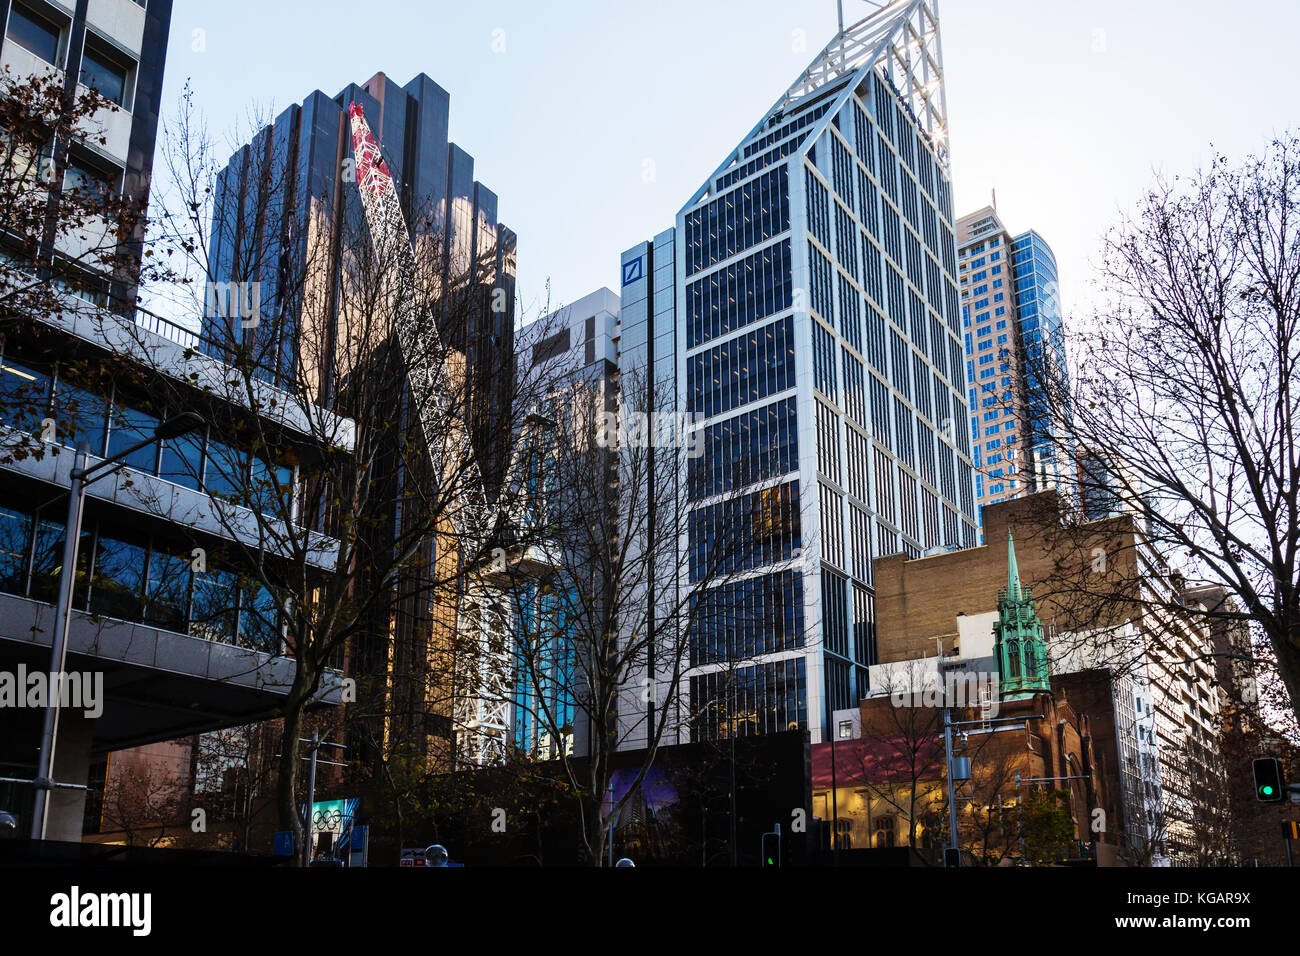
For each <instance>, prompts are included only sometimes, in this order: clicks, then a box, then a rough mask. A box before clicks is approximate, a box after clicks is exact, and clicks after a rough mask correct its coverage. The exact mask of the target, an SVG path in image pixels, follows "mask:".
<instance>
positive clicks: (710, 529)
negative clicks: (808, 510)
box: [687, 481, 802, 583]
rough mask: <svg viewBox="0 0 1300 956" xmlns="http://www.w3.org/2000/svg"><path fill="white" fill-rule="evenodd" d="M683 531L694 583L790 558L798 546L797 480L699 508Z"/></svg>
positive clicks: (692, 513)
mask: <svg viewBox="0 0 1300 956" xmlns="http://www.w3.org/2000/svg"><path fill="white" fill-rule="evenodd" d="M687 537H688V546H689V549H690V579H691V581H692V582H693V583H694V582H699V581H704V580H709V579H711V578H714V577H716V576H717V575H720V574H732V573H735V572H739V571H749V570H753V569H754V568H760V567H764V566H766V565H769V564H775V563H777V562H778V561H788V560H790V558H792V557H793V556H794V554H795V552H796V551H798V550H799V548H800V547H801V546H802V544H801V540H802V539H801V536H800V515H799V482H797V481H792V482H789V483H787V484H784V485H778V486H776V487H773V488H766V489H764V490H762V491H756V492H754V493H752V494H748V495H744V496H742V497H739V498H735V499H732V500H729V501H722V502H719V503H717V504H713V505H707V506H705V507H703V508H697V509H696V510H694V511H692V512H691V515H690V519H689V521H688V522H687Z"/></svg>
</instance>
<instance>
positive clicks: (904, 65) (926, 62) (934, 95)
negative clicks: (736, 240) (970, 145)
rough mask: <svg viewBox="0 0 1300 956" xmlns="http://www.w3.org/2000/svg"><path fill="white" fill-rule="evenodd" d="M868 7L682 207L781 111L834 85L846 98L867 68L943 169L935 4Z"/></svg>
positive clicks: (916, 1) (944, 121)
mask: <svg viewBox="0 0 1300 956" xmlns="http://www.w3.org/2000/svg"><path fill="white" fill-rule="evenodd" d="M868 3H869V4H870V5H871V6H872V7H874V8H875V9H874V10H873V12H872V13H870V14H868V15H867V16H865V17H863V18H862V19H861V20H858V21H857V22H856V23H853V24H851V25H850V26H848V27H845V28H843V29H842V30H841V31H840V32H839V33H838V34H837V35H836V36H835V38H834V39H832V40H831V42H830V43H828V44H826V46H825V47H823V48H822V51H821V52H820V53H818V54H817V55H816V56H815V57H814V58H813V60H812V62H811V63H810V64H809V65H808V67H807V68H806V69H805V70H804V71H803V73H802V74H800V76H799V78H798V79H797V80H795V81H794V82H793V83H792V84H790V87H789V88H788V89H787V90H786V91H785V93H784V94H783V95H782V96H781V98H780V99H778V100H777V101H776V102H775V103H774V104H773V105H772V107H771V109H769V110H768V111H767V113H766V114H764V116H763V120H762V121H761V122H760V123H759V124H758V125H757V126H755V127H754V128H753V129H752V130H750V131H749V133H747V134H746V135H745V137H744V139H743V140H741V145H740V146H738V147H737V148H736V150H735V151H734V152H733V153H732V154H731V155H730V156H729V157H728V158H727V160H726V162H724V163H723V164H722V165H721V166H719V167H718V168H717V169H715V170H714V171H713V174H712V175H711V176H710V177H709V180H708V182H706V183H705V184H704V185H703V186H702V187H701V188H700V189H699V191H698V192H696V194H695V195H694V196H692V197H691V199H690V201H689V202H688V203H687V204H686V207H685V208H689V207H691V206H694V205H695V204H696V203H698V202H699V201H700V200H701V199H703V198H704V197H705V196H708V195H709V194H711V193H712V192H713V184H714V182H715V181H716V180H717V178H718V177H719V176H721V175H722V174H724V173H726V172H727V170H728V169H729V168H731V167H732V166H734V165H737V164H738V163H740V162H741V158H742V153H741V149H742V147H743V146H744V144H746V143H748V142H750V141H751V140H752V139H753V138H754V136H755V134H757V133H758V132H759V131H760V130H762V129H763V128H764V127H765V126H766V125H768V124H769V123H771V124H773V125H775V123H776V122H779V120H780V118H781V117H782V116H784V115H785V114H786V113H793V112H794V111H795V110H797V109H799V108H801V107H802V106H803V105H804V104H805V103H807V102H808V101H810V100H811V99H813V98H815V97H816V98H820V97H822V96H826V95H827V94H828V91H830V90H831V89H832V88H834V87H837V86H838V87H839V90H838V91H837V92H836V94H835V95H837V96H839V97H841V98H846V94H847V92H849V91H852V90H853V89H855V88H857V87H858V86H859V85H860V84H861V83H862V82H863V81H864V80H865V79H866V78H867V76H868V75H869V74H870V72H871V71H872V70H878V71H879V72H880V74H881V75H882V76H884V77H885V78H886V79H887V80H889V82H890V83H892V84H893V86H894V88H895V89H896V90H897V91H898V92H899V93H901V94H902V96H903V98H904V99H905V100H906V101H907V103H908V105H909V106H910V107H911V110H912V113H913V114H914V115H915V116H916V118H917V120H918V121H919V123H920V125H921V127H922V128H923V129H924V130H925V132H926V134H927V135H928V136H929V137H930V139H931V140H932V141H933V143H934V145H935V151H936V152H937V153H938V156H939V159H940V161H941V162H942V163H943V165H944V167H945V169H947V167H948V102H947V95H946V93H945V91H944V83H943V43H942V40H941V38H940V33H939V3H938V0H893V2H891V3H879V2H872V0H868ZM831 112H834V111H833V110H832V111H831ZM828 122H830V119H829V115H828V116H827V118H826V119H824V120H823V121H822V123H820V124H818V125H817V126H815V127H814V128H813V130H812V132H811V133H810V134H809V137H808V138H809V140H815V139H816V138H817V136H818V135H820V132H821V126H822V125H823V124H825V123H828Z"/></svg>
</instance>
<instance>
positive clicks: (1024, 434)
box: [957, 207, 1073, 525]
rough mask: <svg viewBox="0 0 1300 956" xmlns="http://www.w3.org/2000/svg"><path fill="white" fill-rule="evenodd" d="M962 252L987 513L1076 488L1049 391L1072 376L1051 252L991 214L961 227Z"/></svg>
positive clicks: (969, 365)
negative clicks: (1023, 497) (1067, 372)
mask: <svg viewBox="0 0 1300 956" xmlns="http://www.w3.org/2000/svg"><path fill="white" fill-rule="evenodd" d="M957 247H958V254H957V258H958V270H959V274H960V282H961V294H962V331H963V337H964V339H965V352H966V385H967V389H968V390H969V391H968V395H967V399H968V400H969V403H970V408H971V418H970V429H971V440H972V443H973V446H974V461H975V469H976V474H975V496H976V499H977V502H978V504H979V507H980V508H983V507H984V506H985V505H988V504H996V503H998V502H1000V501H1006V500H1008V499H1010V498H1017V497H1020V496H1021V495H1025V494H1033V493H1035V492H1039V491H1047V490H1051V489H1056V488H1062V489H1063V490H1067V491H1068V490H1069V489H1070V488H1071V487H1072V485H1073V482H1072V481H1070V480H1069V479H1070V476H1071V466H1070V461H1071V457H1072V456H1071V455H1070V453H1069V451H1068V450H1067V448H1066V447H1065V444H1066V443H1065V442H1064V441H1063V440H1062V439H1061V437H1060V436H1059V434H1057V429H1055V428H1054V427H1053V424H1052V421H1051V409H1050V407H1049V402H1048V398H1047V393H1046V389H1047V388H1048V387H1051V385H1052V384H1053V382H1055V381H1056V379H1057V376H1058V375H1060V376H1063V375H1064V374H1065V370H1066V364H1065V328H1064V323H1063V319H1062V313H1061V300H1060V292H1059V284H1058V276H1057V270H1056V258H1055V256H1053V255H1052V250H1051V247H1050V246H1048V245H1047V243H1046V241H1044V239H1043V237H1042V236H1041V235H1039V234H1038V233H1037V232H1034V231H1030V232H1026V233H1024V234H1023V235H1020V236H1015V237H1013V236H1012V235H1011V233H1009V232H1008V231H1007V229H1006V226H1004V225H1003V223H1002V220H1001V219H999V218H998V215H997V212H996V210H994V209H992V208H991V207H986V208H984V209H981V210H979V211H978V212H974V213H971V214H970V215H968V216H963V217H962V218H961V219H960V220H958V222H957ZM1049 379H1050V381H1049ZM1061 381H1062V382H1063V381H1064V379H1061ZM981 525H982V522H981Z"/></svg>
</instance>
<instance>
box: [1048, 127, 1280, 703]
mask: <svg viewBox="0 0 1300 956" xmlns="http://www.w3.org/2000/svg"><path fill="white" fill-rule="evenodd" d="M1102 276H1103V278H1102V292H1103V295H1104V299H1103V305H1102V307H1101V308H1100V309H1099V312H1098V314H1097V316H1096V317H1095V319H1094V320H1093V321H1092V322H1091V323H1089V324H1088V325H1087V327H1085V328H1080V329H1078V330H1076V334H1075V335H1074V337H1073V338H1074V340H1073V342H1072V347H1071V351H1072V353H1073V359H1074V366H1075V371H1074V374H1073V376H1071V377H1072V379H1073V381H1070V380H1069V379H1070V378H1071V377H1067V376H1066V375H1065V374H1064V370H1063V369H1059V368H1055V367H1053V366H1052V365H1051V363H1046V362H1045V363H1044V364H1042V365H1040V366H1039V367H1038V368H1036V369H1032V370H1031V374H1033V375H1034V376H1035V377H1036V378H1037V379H1039V381H1041V382H1042V384H1043V388H1044V400H1043V403H1044V407H1045V409H1046V411H1047V415H1048V417H1049V418H1050V420H1051V427H1052V428H1053V429H1055V430H1056V432H1057V433H1058V434H1059V435H1061V436H1062V438H1063V443H1064V446H1065V447H1066V448H1067V449H1070V450H1071V451H1072V452H1074V453H1076V454H1077V455H1078V459H1079V462H1080V468H1079V478H1080V487H1079V492H1080V499H1081V501H1080V503H1081V505H1082V507H1081V509H1080V516H1081V517H1082V518H1084V519H1087V518H1089V517H1094V516H1096V515H1099V514H1111V513H1122V514H1127V515H1130V516H1132V517H1133V519H1134V520H1135V521H1136V530H1137V534H1136V535H1135V536H1134V538H1133V540H1131V541H1130V542H1129V543H1128V544H1127V545H1126V548H1127V550H1128V551H1129V552H1130V553H1131V557H1130V558H1129V559H1126V560H1120V561H1116V560H1115V557H1116V556H1115V555H1114V554H1113V553H1112V555H1111V559H1112V560H1111V573H1110V574H1108V575H1098V574H1091V575H1089V574H1080V575H1079V576H1078V577H1077V580H1076V582H1075V590H1076V591H1077V593H1078V596H1079V599H1080V601H1081V602H1082V601H1086V600H1091V601H1093V603H1094V604H1095V605H1096V606H1099V607H1104V606H1107V605H1108V603H1109V602H1111V601H1112V600H1113V599H1114V598H1115V597H1116V595H1120V598H1119V599H1120V600H1122V601H1124V602H1126V603H1128V604H1129V605H1130V606H1138V607H1140V608H1142V609H1144V610H1150V611H1152V612H1154V613H1159V614H1166V615H1179V616H1184V617H1185V616H1187V614H1188V611H1187V609H1186V607H1185V606H1184V605H1185V600H1184V597H1183V586H1184V585H1185V584H1187V583H1191V584H1212V585H1218V586H1221V587H1223V588H1225V589H1226V591H1227V593H1228V594H1230V595H1231V596H1232V597H1233V598H1234V602H1233V603H1231V604H1227V603H1225V604H1222V605H1220V606H1218V607H1216V608H1214V609H1203V610H1201V611H1198V612H1197V613H1196V615H1195V616H1196V617H1199V618H1202V619H1204V618H1209V619H1224V620H1237V621H1245V622H1249V623H1250V624H1251V625H1252V626H1254V627H1256V628H1258V629H1259V630H1260V633H1261V634H1262V635H1264V637H1265V638H1266V639H1267V641H1268V643H1269V644H1270V646H1271V647H1272V650H1273V653H1274V655H1275V656H1276V660H1277V667H1278V672H1279V674H1280V675H1281V678H1282V680H1283V682H1284V684H1285V686H1286V688H1287V691H1288V695H1289V698H1290V702H1289V705H1288V706H1289V709H1290V710H1291V712H1292V713H1293V714H1300V426H1298V425H1297V417H1296V416H1297V407H1298V404H1297V400H1296V391H1295V388H1296V380H1297V374H1298V371H1297V370H1298V367H1300V140H1297V138H1296V137H1295V136H1294V135H1290V134H1288V135H1286V136H1283V137H1281V138H1279V139H1277V140H1276V141H1275V142H1273V143H1272V144H1271V145H1270V146H1269V148H1268V149H1267V150H1266V151H1265V152H1264V153H1263V155H1260V156H1256V157H1252V158H1250V159H1247V160H1246V161H1245V162H1243V163H1241V164H1240V165H1237V166H1233V165H1231V164H1230V163H1229V161H1228V159H1227V158H1226V157H1225V156H1223V155H1217V156H1216V157H1215V158H1214V159H1213V161H1212V162H1211V163H1210V165H1209V166H1208V167H1207V168H1206V169H1204V170H1202V171H1201V172H1198V173H1197V174H1195V175H1194V176H1192V177H1190V178H1182V177H1177V176H1175V177H1173V179H1172V180H1171V179H1169V178H1168V177H1164V176H1161V177H1160V178H1159V179H1158V180H1157V182H1156V184H1155V185H1154V186H1153V187H1152V189H1151V190H1150V192H1149V193H1147V195H1146V196H1145V197H1144V198H1143V200H1142V201H1141V203H1140V205H1139V207H1138V210H1137V212H1136V214H1135V215H1134V216H1133V217H1131V218H1127V219H1125V220H1124V221H1123V222H1122V223H1121V224H1120V225H1119V226H1118V227H1117V228H1116V229H1115V230H1114V231H1113V232H1112V234H1111V235H1110V236H1109V237H1108V238H1107V240H1106V243H1105V257H1104V262H1103V267H1102ZM1076 532H1077V533H1078V534H1084V535H1087V534H1093V533H1094V532H1095V528H1093V527H1092V526H1085V525H1083V524H1082V523H1081V522H1079V521H1075V522H1073V523H1071V522H1067V523H1066V526H1065V528H1064V529H1062V531H1061V532H1060V534H1061V537H1062V538H1063V539H1069V538H1070V537H1071V536H1072V535H1075V534H1076ZM1091 549H1092V546H1091V545H1090V546H1088V547H1087V548H1085V547H1084V546H1083V543H1082V542H1079V543H1078V544H1077V548H1076V550H1078V551H1079V552H1080V553H1081V554H1082V555H1087V554H1089V553H1090V552H1091ZM1088 563H1089V562H1088V561H1086V560H1085V561H1083V562H1076V564H1078V565H1080V566H1082V567H1084V568H1086V567H1087V566H1088ZM1167 568H1177V569H1181V575H1185V579H1186V580H1183V578H1182V577H1180V576H1179V575H1178V574H1171V573H1169V572H1167V570H1166V569H1167Z"/></svg>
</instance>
